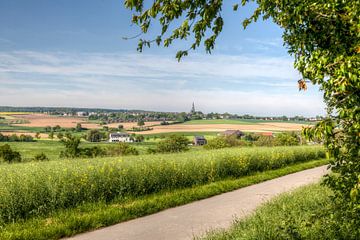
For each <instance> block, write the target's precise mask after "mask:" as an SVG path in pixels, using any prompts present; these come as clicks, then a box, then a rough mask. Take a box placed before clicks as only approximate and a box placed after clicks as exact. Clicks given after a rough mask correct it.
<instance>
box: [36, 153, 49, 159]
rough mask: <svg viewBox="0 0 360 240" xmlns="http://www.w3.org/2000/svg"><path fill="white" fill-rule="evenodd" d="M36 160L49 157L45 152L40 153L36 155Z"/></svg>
mask: <svg viewBox="0 0 360 240" xmlns="http://www.w3.org/2000/svg"><path fill="white" fill-rule="evenodd" d="M34 160H36V161H47V160H49V158H48V157H47V156H46V155H45V153H38V154H36V155H35V156H34Z"/></svg>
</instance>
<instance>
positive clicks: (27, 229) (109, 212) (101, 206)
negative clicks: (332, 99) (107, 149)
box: [0, 160, 328, 240]
mask: <svg viewBox="0 0 360 240" xmlns="http://www.w3.org/2000/svg"><path fill="white" fill-rule="evenodd" d="M327 163H328V160H314V161H309V162H305V163H299V164H294V165H290V166H287V167H284V168H281V169H276V170H268V171H264V172H259V173H255V174H252V175H250V176H245V177H241V178H239V179H234V178H231V179H227V180H223V181H217V182H213V183H210V184H206V185H202V186H195V187H192V188H185V189H181V190H175V191H162V192H159V193H156V194H152V195H147V196H143V197H139V198H128V199H127V200H126V201H124V199H121V200H120V201H117V200H116V199H115V200H113V201H112V202H111V203H105V202H96V203H86V204H83V205H79V206H77V207H76V208H70V209H63V210H58V211H54V212H52V213H51V214H49V215H47V216H38V217H33V218H30V219H28V220H26V221H18V222H14V223H9V224H5V225H3V226H0V229H1V231H0V239H3V240H7V239H27V240H31V239H34V240H35V239H37V240H41V239H59V238H61V237H66V236H71V235H74V234H77V233H81V232H85V231H88V230H92V229H96V228H100V227H104V226H109V225H112V224H115V223H118V222H123V221H126V220H130V219H134V218H137V217H141V216H145V215H148V214H152V213H156V212H158V211H161V210H164V209H167V208H171V207H175V206H179V205H183V204H186V203H190V202H193V201H196V200H200V199H204V198H208V197H211V196H214V195H217V194H221V193H224V192H229V191H232V190H235V189H238V188H241V187H245V186H249V185H253V184H256V183H259V182H263V181H266V180H270V179H273V178H277V177H280V176H283V175H287V174H290V173H294V172H298V171H301V170H305V169H309V168H313V167H317V166H321V165H324V164H327Z"/></svg>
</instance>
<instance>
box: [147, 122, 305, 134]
mask: <svg viewBox="0 0 360 240" xmlns="http://www.w3.org/2000/svg"><path fill="white" fill-rule="evenodd" d="M304 126H308V125H307V124H298V123H286V122H262V123H260V122H259V123H254V124H250V123H248V124H244V123H240V124H194V125H191V124H189V123H186V124H174V125H165V126H154V127H153V130H150V131H146V132H142V134H156V133H167V132H222V131H225V130H229V129H233V130H241V131H245V132H282V131H300V130H301V129H302V127H304Z"/></svg>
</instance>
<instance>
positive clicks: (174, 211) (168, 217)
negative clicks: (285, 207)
mask: <svg viewBox="0 0 360 240" xmlns="http://www.w3.org/2000/svg"><path fill="white" fill-rule="evenodd" d="M325 173H326V166H322V167H317V168H313V169H309V170H305V171H302V172H298V173H293V174H290V175H286V176H283V177H280V178H276V179H273V180H269V181H266V182H263V183H259V184H256V185H252V186H249V187H245V188H241V189H239V190H235V191H232V192H228V193H224V194H221V195H217V196H214V197H211V198H208V199H204V200H200V201H197V202H193V203H190V204H186V205H183V206H180V207H175V208H171V209H167V210H164V211H162V212H159V213H156V214H152V215H149V216H145V217H141V218H137V219H134V220H130V221H127V222H123V223H119V224H117V225H113V226H110V227H106V228H102V229H99V230H95V231H93V232H88V233H84V234H80V235H76V236H74V237H72V238H69V239H72V240H135V239H136V240H185V239H187V240H188V239H192V238H193V237H194V236H199V235H202V234H204V233H206V231H208V230H210V229H216V228H227V227H229V226H230V225H231V223H232V222H233V220H234V218H235V217H237V218H242V217H244V216H246V215H249V214H250V213H251V212H252V211H253V210H254V209H255V208H256V207H258V206H259V205H260V204H262V203H263V202H265V201H267V200H269V199H270V198H272V197H274V196H276V195H278V194H280V193H283V192H286V191H289V190H291V189H294V188H297V187H300V186H302V185H306V184H309V183H313V182H317V181H319V180H320V178H321V177H322V176H323V175H324V174H325Z"/></svg>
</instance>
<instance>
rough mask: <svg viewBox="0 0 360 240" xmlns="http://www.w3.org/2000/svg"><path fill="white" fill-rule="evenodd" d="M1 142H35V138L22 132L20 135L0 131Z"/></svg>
mask: <svg viewBox="0 0 360 240" xmlns="http://www.w3.org/2000/svg"><path fill="white" fill-rule="evenodd" d="M0 142H34V138H33V137H32V136H30V135H25V134H21V135H20V136H18V135H16V134H12V135H10V136H6V135H3V134H2V133H0Z"/></svg>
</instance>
